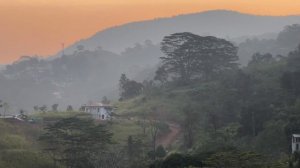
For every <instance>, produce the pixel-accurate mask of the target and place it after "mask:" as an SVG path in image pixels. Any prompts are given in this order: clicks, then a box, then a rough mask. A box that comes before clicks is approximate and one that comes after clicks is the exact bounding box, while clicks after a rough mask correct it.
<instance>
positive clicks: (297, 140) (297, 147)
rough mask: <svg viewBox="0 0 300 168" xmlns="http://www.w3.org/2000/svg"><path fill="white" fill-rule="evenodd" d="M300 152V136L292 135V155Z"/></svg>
mask: <svg viewBox="0 0 300 168" xmlns="http://www.w3.org/2000/svg"><path fill="white" fill-rule="evenodd" d="M294 152H300V134H293V135H292V153H294Z"/></svg>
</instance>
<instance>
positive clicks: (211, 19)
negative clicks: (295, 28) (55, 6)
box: [65, 10, 300, 54]
mask: <svg viewBox="0 0 300 168" xmlns="http://www.w3.org/2000/svg"><path fill="white" fill-rule="evenodd" d="M295 23H300V16H258V15H250V14H243V13H239V12H234V11H226V10H214V11H207V12H201V13H194V14H186V15H179V16H174V17H170V18H161V19H154V20H148V21H141V22H134V23H128V24H125V25H121V26H116V27H112V28H109V29H106V30H103V31H100V32H98V33H96V34H95V35H93V36H92V37H90V38H87V39H83V40H80V41H78V42H76V43H75V44H73V45H71V46H69V47H68V48H67V49H66V50H65V52H66V53H68V54H70V53H72V52H74V51H75V50H76V47H77V46H78V45H83V46H85V48H86V49H89V50H93V49H95V48H97V47H99V46H101V47H103V48H104V49H106V50H109V51H112V52H116V53H120V52H122V51H124V50H125V48H127V47H131V46H133V45H134V44H135V43H142V42H144V41H145V40H151V41H152V42H153V43H158V42H160V41H161V39H162V38H163V37H164V36H165V35H168V34H171V33H175V32H186V31H187V32H192V33H195V34H198V35H213V36H217V37H221V38H226V39H232V40H235V39H236V40H237V42H240V40H239V38H240V37H244V38H245V37H249V36H257V35H262V34H266V33H273V32H279V31H280V30H282V29H283V27H284V26H286V25H291V24H295ZM263 37H265V36H263Z"/></svg>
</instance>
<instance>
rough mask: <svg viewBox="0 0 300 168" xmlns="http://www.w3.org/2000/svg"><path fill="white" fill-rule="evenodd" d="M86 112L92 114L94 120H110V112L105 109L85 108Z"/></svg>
mask: <svg viewBox="0 0 300 168" xmlns="http://www.w3.org/2000/svg"><path fill="white" fill-rule="evenodd" d="M85 112H87V113H90V114H92V116H93V118H94V119H100V120H108V119H110V115H109V112H108V110H107V109H106V108H104V107H85Z"/></svg>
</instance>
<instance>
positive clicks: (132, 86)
mask: <svg viewBox="0 0 300 168" xmlns="http://www.w3.org/2000/svg"><path fill="white" fill-rule="evenodd" d="M142 89H143V85H142V84H141V83H139V82H136V81H134V80H130V79H128V78H127V77H126V75H125V74H122V75H121V78H120V80H119V90H120V100H125V99H129V98H133V97H135V96H137V95H139V94H140V93H141V91H142Z"/></svg>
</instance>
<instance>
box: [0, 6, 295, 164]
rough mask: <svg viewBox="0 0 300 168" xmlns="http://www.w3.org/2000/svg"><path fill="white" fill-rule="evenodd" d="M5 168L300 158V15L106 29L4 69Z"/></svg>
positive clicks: (198, 17) (0, 125)
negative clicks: (51, 52)
mask: <svg viewBox="0 0 300 168" xmlns="http://www.w3.org/2000/svg"><path fill="white" fill-rule="evenodd" d="M0 129H1V133H0V168H298V167H300V146H299V145H300V15H292V16H259V15H250V14H243V13H239V12H234V11H227V10H215V11H207V12H201V13H195V14H186V15H178V16H174V17H170V18H160V19H154V20H148V21H140V22H134V23H127V24H124V25H121V26H116V27H112V28H108V29H105V30H103V31H100V32H98V33H96V34H95V35H93V36H91V37H89V38H87V39H82V40H79V41H77V42H75V43H74V44H72V45H70V46H67V47H66V48H65V47H64V48H62V50H60V51H58V52H57V54H55V55H52V56H49V57H41V56H38V55H34V56H22V57H20V59H19V60H16V61H14V62H13V63H9V64H5V65H4V64H3V65H1V66H0Z"/></svg>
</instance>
